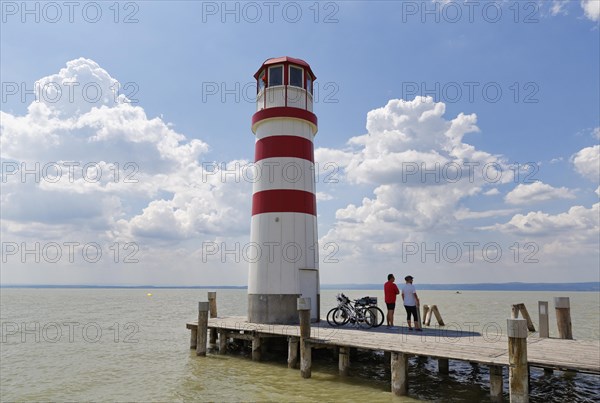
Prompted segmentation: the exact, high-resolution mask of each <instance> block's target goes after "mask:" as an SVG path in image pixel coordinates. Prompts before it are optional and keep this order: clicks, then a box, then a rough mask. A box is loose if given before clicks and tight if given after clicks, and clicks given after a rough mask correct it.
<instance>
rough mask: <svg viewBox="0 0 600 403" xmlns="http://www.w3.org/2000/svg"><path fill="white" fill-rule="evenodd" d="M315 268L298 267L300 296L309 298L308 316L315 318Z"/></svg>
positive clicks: (316, 310) (316, 272) (316, 311)
mask: <svg viewBox="0 0 600 403" xmlns="http://www.w3.org/2000/svg"><path fill="white" fill-rule="evenodd" d="M317 274H318V271H317V269H308V268H307V269H300V294H302V295H301V297H302V298H310V318H311V319H312V320H317V319H318V318H317V314H318V312H319V310H318V309H317V304H318V301H317V288H318V286H317V281H318V278H317Z"/></svg>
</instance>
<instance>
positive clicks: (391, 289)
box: [383, 280, 400, 304]
mask: <svg viewBox="0 0 600 403" xmlns="http://www.w3.org/2000/svg"><path fill="white" fill-rule="evenodd" d="M383 294H384V295H385V298H384V299H385V303H386V304H394V303H396V295H398V294H400V290H399V289H398V286H397V285H396V284H395V283H394V282H393V281H391V280H390V281H388V282H387V283H385V284H384V285H383Z"/></svg>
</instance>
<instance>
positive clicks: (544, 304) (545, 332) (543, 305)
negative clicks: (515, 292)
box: [538, 301, 550, 339]
mask: <svg viewBox="0 0 600 403" xmlns="http://www.w3.org/2000/svg"><path fill="white" fill-rule="evenodd" d="M538 315H539V318H540V322H539V327H540V337H541V338H544V339H547V338H548V337H550V326H549V325H548V301H538Z"/></svg>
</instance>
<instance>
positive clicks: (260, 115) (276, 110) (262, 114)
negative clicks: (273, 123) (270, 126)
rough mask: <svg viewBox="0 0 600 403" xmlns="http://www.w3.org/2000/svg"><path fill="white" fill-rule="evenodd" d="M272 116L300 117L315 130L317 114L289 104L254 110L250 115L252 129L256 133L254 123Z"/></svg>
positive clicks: (314, 131)
mask: <svg viewBox="0 0 600 403" xmlns="http://www.w3.org/2000/svg"><path fill="white" fill-rule="evenodd" d="M273 118H295V119H302V120H305V121H307V122H308V123H310V124H311V126H312V128H313V134H315V133H316V132H317V115H315V114H314V113H312V112H310V111H307V110H305V109H300V108H292V107H291V106H276V107H273V108H266V109H261V110H260V111H258V112H256V113H255V114H254V115H252V131H253V132H254V133H256V125H257V124H258V123H259V122H260V121H262V120H266V119H273Z"/></svg>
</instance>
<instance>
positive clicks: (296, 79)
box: [290, 66, 304, 88]
mask: <svg viewBox="0 0 600 403" xmlns="http://www.w3.org/2000/svg"><path fill="white" fill-rule="evenodd" d="M290 85H291V86H294V87H300V88H303V87H304V80H303V77H302V69H301V68H298V67H294V66H290Z"/></svg>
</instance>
